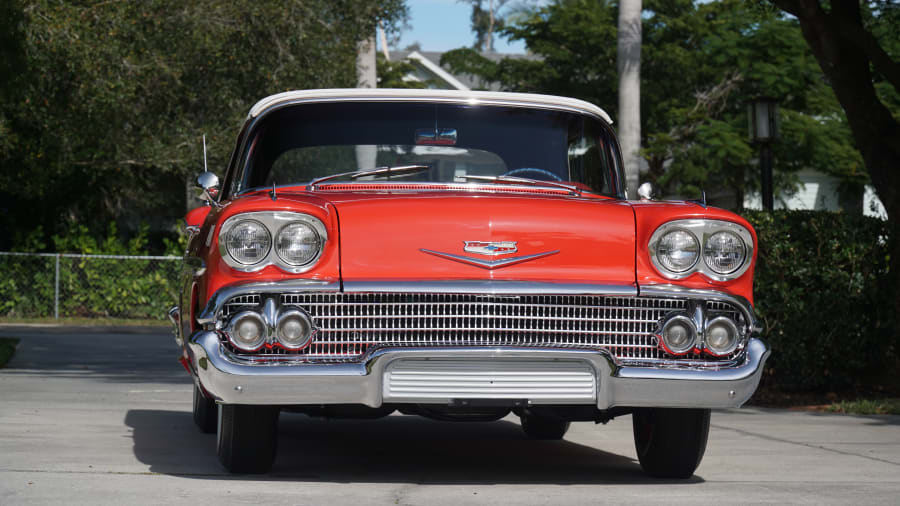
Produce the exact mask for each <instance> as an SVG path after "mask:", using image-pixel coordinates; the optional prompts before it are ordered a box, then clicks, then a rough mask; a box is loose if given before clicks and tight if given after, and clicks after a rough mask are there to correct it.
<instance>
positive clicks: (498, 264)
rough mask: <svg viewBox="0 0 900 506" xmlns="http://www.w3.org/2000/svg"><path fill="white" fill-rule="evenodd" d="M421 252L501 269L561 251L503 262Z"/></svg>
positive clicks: (484, 267)
mask: <svg viewBox="0 0 900 506" xmlns="http://www.w3.org/2000/svg"><path fill="white" fill-rule="evenodd" d="M419 251H421V252H422V253H428V254H429V255H434V256H436V257H441V258H446V259H448V260H454V261H456V262H462V263H464V264H469V265H474V266H475V267H481V268H482V269H499V268H501V267H507V266H510V265H514V264H520V263H522V262H527V261H529V260H536V259H538V258H543V257H547V256H550V255H555V254H557V253H559V250H553V251H545V252H543V253H536V254H534V255H525V256H521V257H511V258H504V259H502V260H484V259H482V258H474V257H467V256H462V255H453V254H451V253H443V252H441V251H433V250H430V249H425V248H420V249H419Z"/></svg>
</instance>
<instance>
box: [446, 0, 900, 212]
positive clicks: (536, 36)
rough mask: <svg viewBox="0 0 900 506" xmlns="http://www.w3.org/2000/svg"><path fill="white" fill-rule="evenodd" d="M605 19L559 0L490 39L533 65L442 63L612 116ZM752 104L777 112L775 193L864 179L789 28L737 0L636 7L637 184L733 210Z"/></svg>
mask: <svg viewBox="0 0 900 506" xmlns="http://www.w3.org/2000/svg"><path fill="white" fill-rule="evenodd" d="M616 13H617V5H616V3H615V2H612V1H594V0H559V1H557V2H554V3H551V4H549V5H546V6H543V7H539V8H535V9H533V10H532V11H530V13H529V14H528V15H524V16H523V15H520V16H518V17H517V18H516V21H515V22H514V23H510V24H507V25H506V26H505V27H504V29H503V30H502V34H503V35H504V36H506V37H509V38H512V39H517V40H522V41H524V42H525V43H526V45H527V47H528V50H529V51H530V52H532V53H535V54H537V55H539V56H540V57H541V58H542V59H541V60H539V61H533V60H525V61H523V60H514V59H506V60H501V61H500V62H492V61H490V60H488V59H486V58H483V57H480V56H479V55H478V54H477V53H475V52H474V51H472V50H469V49H458V50H454V51H451V52H449V53H447V54H445V56H444V59H443V60H442V62H443V63H444V64H448V65H449V66H450V67H451V68H452V69H453V70H454V71H458V72H468V73H472V74H476V75H478V76H480V77H481V78H482V80H484V81H492V82H498V83H500V85H501V87H502V88H503V89H506V90H509V91H532V92H542V93H553V94H561V95H569V96H574V97H578V98H581V99H584V100H588V101H590V102H593V103H596V104H598V105H600V106H601V107H603V108H605V109H607V110H608V111H610V112H611V114H612V115H613V117H614V118H615V117H616V116H617V111H616V108H617V98H616V93H617V90H616V83H617V73H616ZM895 38H896V37H895ZM760 95H765V96H770V97H774V98H776V99H777V100H778V101H779V103H780V105H781V111H782V113H781V130H782V139H781V141H780V142H779V143H778V144H777V145H776V147H775V169H776V187H777V188H780V189H787V190H790V189H792V188H794V187H795V186H794V185H795V182H796V179H795V177H794V176H793V174H794V173H795V172H796V171H797V170H799V169H801V168H804V167H811V168H816V169H819V170H822V171H824V172H827V173H830V174H833V175H835V176H837V177H839V178H841V179H842V180H843V181H844V182H845V186H846V189H847V190H855V191H858V190H859V188H860V186H861V185H862V184H863V183H865V182H867V181H868V176H867V172H866V170H865V167H864V165H863V160H862V158H861V156H860V153H859V151H858V150H857V149H856V147H855V143H854V140H853V137H852V135H850V130H849V126H848V124H847V120H846V116H845V115H844V113H843V111H842V110H841V107H840V106H839V104H838V102H837V100H836V98H835V95H834V93H833V92H832V90H831V88H830V86H829V83H828V82H827V80H826V79H825V78H824V76H823V74H822V71H821V69H820V68H819V66H818V64H817V62H816V59H815V58H814V57H813V55H812V54H811V53H810V52H809V49H808V48H807V45H806V42H805V41H804V39H803V35H802V33H801V29H800V26H799V23H798V22H797V20H796V19H794V18H791V17H789V16H785V15H784V14H783V13H781V12H780V11H778V10H776V9H773V8H771V7H766V6H765V5H760V4H753V3H749V2H746V1H744V0H723V1H719V2H709V3H697V2H694V1H692V0H676V1H671V0H669V1H662V0H646V1H645V2H644V16H643V48H642V62H641V111H642V125H641V132H642V137H643V142H642V144H643V146H644V150H643V156H644V158H645V160H646V161H647V165H648V167H649V173H647V174H646V175H645V176H643V177H642V179H644V180H651V181H653V182H655V183H657V184H658V185H661V186H662V187H663V188H664V190H665V191H664V193H665V194H668V195H672V196H675V195H678V196H683V197H690V198H694V197H697V196H699V192H700V190H701V189H703V190H707V191H709V190H712V189H715V188H721V187H726V188H733V189H736V190H737V196H736V197H737V201H736V202H735V203H732V204H730V205H734V204H737V205H738V206H739V205H740V202H741V201H742V195H743V193H744V192H745V191H750V190H754V189H756V188H757V187H758V175H757V173H756V171H755V169H754V167H755V157H756V153H755V149H754V148H753V147H752V146H751V145H750V142H749V138H748V131H747V128H748V126H747V123H748V121H747V110H746V107H747V104H748V103H749V102H750V100H751V99H752V98H754V97H756V96H760ZM895 110H900V108H895Z"/></svg>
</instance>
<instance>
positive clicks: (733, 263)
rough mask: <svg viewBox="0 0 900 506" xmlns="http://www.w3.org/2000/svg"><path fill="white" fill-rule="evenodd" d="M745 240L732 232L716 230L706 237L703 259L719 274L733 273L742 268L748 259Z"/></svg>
mask: <svg viewBox="0 0 900 506" xmlns="http://www.w3.org/2000/svg"><path fill="white" fill-rule="evenodd" d="M746 252H747V248H746V247H745V246H744V241H742V240H741V238H740V237H738V236H737V234H734V233H732V232H716V233H715V234H713V235H711V236H709V237H708V238H707V239H706V244H705V245H704V246H703V261H704V262H706V265H707V266H708V267H709V268H710V269H712V270H713V271H714V272H716V273H718V274H731V273H732V272H734V271H736V270H738V269H740V268H741V266H742V265H744V260H745V259H746V254H747V253H746Z"/></svg>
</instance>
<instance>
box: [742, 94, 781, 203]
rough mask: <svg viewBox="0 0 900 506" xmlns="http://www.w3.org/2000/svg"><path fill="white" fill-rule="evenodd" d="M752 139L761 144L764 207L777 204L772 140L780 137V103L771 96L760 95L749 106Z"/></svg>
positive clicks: (760, 162)
mask: <svg viewBox="0 0 900 506" xmlns="http://www.w3.org/2000/svg"><path fill="white" fill-rule="evenodd" d="M747 115H748V117H749V120H750V140H751V141H752V142H753V143H754V144H756V145H758V146H759V169H760V173H761V176H762V190H761V193H762V204H763V209H765V210H766V211H771V210H772V209H773V208H774V205H775V198H774V190H773V188H772V142H774V141H775V140H777V139H778V126H779V121H778V103H777V102H776V101H775V99H774V98H771V97H758V98H756V99H755V100H753V101H752V102H751V103H750V105H748V106H747Z"/></svg>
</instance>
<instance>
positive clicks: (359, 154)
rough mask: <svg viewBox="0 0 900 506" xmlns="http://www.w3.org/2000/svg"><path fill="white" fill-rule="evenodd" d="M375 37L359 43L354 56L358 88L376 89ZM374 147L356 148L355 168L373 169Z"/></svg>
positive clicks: (361, 146)
mask: <svg viewBox="0 0 900 506" xmlns="http://www.w3.org/2000/svg"><path fill="white" fill-rule="evenodd" d="M375 70H376V68H375V36H374V35H372V36H371V37H369V38H368V39H366V40H364V41H362V42H360V43H359V53H357V55H356V75H357V78H358V80H359V84H358V85H357V87H358V88H376V87H377V75H376V72H375ZM376 154H377V153H376V152H375V146H369V145H366V146H363V145H360V146H356V166H357V167H358V168H360V169H372V168H375V159H376Z"/></svg>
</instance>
